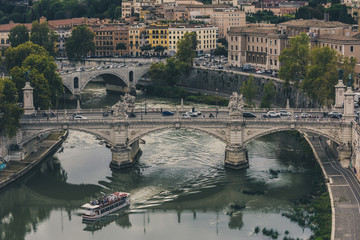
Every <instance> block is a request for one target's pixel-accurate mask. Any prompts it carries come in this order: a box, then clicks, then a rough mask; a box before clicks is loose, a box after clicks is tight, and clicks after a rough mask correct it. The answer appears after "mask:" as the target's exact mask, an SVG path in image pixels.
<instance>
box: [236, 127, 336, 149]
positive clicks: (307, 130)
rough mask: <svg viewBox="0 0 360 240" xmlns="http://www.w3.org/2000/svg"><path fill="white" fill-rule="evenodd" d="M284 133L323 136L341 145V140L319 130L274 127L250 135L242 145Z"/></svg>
mask: <svg viewBox="0 0 360 240" xmlns="http://www.w3.org/2000/svg"><path fill="white" fill-rule="evenodd" d="M248 131H250V130H248V129H247V130H246V131H245V133H244V134H245V135H246V134H248ZM284 131H298V132H300V133H303V134H304V133H306V132H310V133H314V134H317V135H319V136H324V137H326V138H328V139H330V140H332V141H333V142H335V143H337V144H339V145H341V144H343V142H342V141H341V139H340V138H339V137H338V136H336V137H334V135H333V134H330V133H329V132H326V131H321V130H317V129H313V128H303V127H301V128H291V127H289V126H283V127H276V128H271V129H262V130H261V131H259V132H258V133H256V134H255V135H252V136H251V137H249V138H246V140H245V141H244V142H243V144H244V145H247V144H248V143H250V142H252V141H253V140H255V139H258V138H260V137H263V136H266V135H269V134H271V133H276V132H284Z"/></svg>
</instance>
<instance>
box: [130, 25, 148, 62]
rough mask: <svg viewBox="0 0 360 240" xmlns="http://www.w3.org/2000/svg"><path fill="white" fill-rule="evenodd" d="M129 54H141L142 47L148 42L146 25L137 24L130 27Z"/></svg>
mask: <svg viewBox="0 0 360 240" xmlns="http://www.w3.org/2000/svg"><path fill="white" fill-rule="evenodd" d="M128 36H129V38H128V39H129V55H130V56H135V57H137V56H141V55H142V52H141V50H140V47H141V46H143V45H145V44H146V29H145V27H144V26H140V25H136V26H131V27H129V34H128Z"/></svg>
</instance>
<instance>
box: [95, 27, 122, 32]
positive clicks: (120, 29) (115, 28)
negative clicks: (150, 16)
mask: <svg viewBox="0 0 360 240" xmlns="http://www.w3.org/2000/svg"><path fill="white" fill-rule="evenodd" d="M92 30H93V31H94V32H101V31H124V30H126V31H127V30H128V28H127V27H123V26H121V27H115V26H108V27H102V28H101V27H100V28H92Z"/></svg>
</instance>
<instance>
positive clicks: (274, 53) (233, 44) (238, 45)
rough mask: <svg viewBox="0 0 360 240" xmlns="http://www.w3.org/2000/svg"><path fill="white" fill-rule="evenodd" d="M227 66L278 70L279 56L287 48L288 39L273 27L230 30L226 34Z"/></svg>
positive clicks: (251, 26)
mask: <svg viewBox="0 0 360 240" xmlns="http://www.w3.org/2000/svg"><path fill="white" fill-rule="evenodd" d="M228 36H229V37H228V39H229V49H228V59H229V60H228V61H229V64H230V65H232V66H236V67H242V66H243V65H244V64H251V65H252V67H253V68H261V69H267V70H279V67H280V64H279V56H280V53H281V51H282V50H283V49H284V48H285V47H286V46H287V42H288V37H287V35H286V34H282V33H281V32H279V31H278V28H277V27H276V26H274V25H272V26H271V25H269V26H261V25H255V24H252V25H248V26H245V27H234V28H230V31H229V32H228Z"/></svg>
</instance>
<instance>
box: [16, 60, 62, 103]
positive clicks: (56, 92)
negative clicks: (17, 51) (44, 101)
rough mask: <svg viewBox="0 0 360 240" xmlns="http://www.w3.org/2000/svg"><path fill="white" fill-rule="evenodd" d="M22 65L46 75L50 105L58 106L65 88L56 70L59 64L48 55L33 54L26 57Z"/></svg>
mask: <svg viewBox="0 0 360 240" xmlns="http://www.w3.org/2000/svg"><path fill="white" fill-rule="evenodd" d="M22 66H23V67H24V68H27V69H30V71H35V72H39V73H41V74H42V75H43V76H44V77H45V79H46V80H47V82H48V84H49V90H50V102H51V105H50V106H52V107H56V108H57V104H58V102H59V100H60V97H61V96H62V94H63V91H64V88H63V84H62V80H61V78H60V76H59V74H58V73H57V72H56V69H57V66H56V64H55V63H54V61H53V60H52V58H51V57H48V56H46V55H36V54H31V55H30V56H28V57H27V58H26V59H25V61H24V62H23V64H22Z"/></svg>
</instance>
